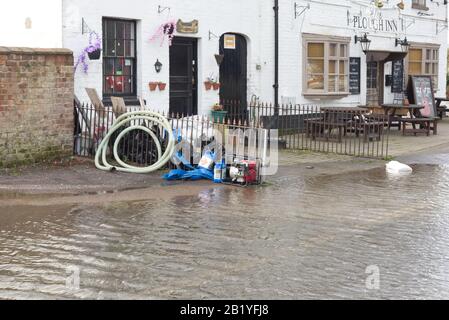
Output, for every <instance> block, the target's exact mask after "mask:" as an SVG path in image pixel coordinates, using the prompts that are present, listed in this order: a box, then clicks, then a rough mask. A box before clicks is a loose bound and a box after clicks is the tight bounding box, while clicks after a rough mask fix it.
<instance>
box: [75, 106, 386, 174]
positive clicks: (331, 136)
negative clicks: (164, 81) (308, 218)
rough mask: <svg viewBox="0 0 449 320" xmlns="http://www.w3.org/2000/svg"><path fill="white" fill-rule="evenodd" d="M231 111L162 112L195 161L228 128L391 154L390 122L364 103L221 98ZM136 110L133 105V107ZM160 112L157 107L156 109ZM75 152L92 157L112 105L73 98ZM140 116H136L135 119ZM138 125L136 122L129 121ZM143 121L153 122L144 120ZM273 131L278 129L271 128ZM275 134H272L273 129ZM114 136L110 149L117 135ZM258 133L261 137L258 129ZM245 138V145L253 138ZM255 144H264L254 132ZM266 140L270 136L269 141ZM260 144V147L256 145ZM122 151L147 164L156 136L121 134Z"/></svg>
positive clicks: (317, 148) (288, 142) (305, 146)
mask: <svg viewBox="0 0 449 320" xmlns="http://www.w3.org/2000/svg"><path fill="white" fill-rule="evenodd" d="M222 103H223V105H224V106H225V110H226V111H228V113H227V115H226V116H225V117H223V118H220V119H214V118H211V117H210V115H205V116H197V115H187V114H164V112H162V114H163V115H164V116H166V117H167V118H168V119H169V122H170V123H171V125H172V130H173V132H174V133H175V135H176V138H177V139H178V142H182V143H183V148H184V151H185V150H186V149H188V151H189V152H184V153H186V154H188V155H189V156H188V158H189V159H188V160H190V161H191V163H197V161H199V158H201V155H202V154H203V152H204V150H205V149H208V148H210V146H211V145H213V144H217V143H220V144H222V145H223V144H224V143H225V142H224V141H217V137H216V136H217V134H216V133H217V132H221V133H222V135H221V136H222V137H221V138H220V139H223V140H224V139H225V138H226V137H225V136H226V134H225V132H226V130H234V129H240V130H241V131H243V132H245V131H247V130H249V129H261V130H266V131H268V132H269V134H268V135H267V136H266V138H265V139H268V143H269V142H270V141H271V139H272V137H274V136H276V137H277V142H278V146H279V147H280V148H285V149H292V150H309V151H314V152H325V153H335V154H342V155H350V156H358V157H367V158H387V157H388V142H389V132H390V129H389V124H388V120H387V118H386V116H385V115H383V114H374V113H372V112H370V111H369V110H368V109H365V108H344V107H328V106H319V105H279V106H276V107H275V106H273V105H272V104H267V103H250V104H248V106H244V107H243V108H242V106H241V105H240V104H239V103H238V101H231V102H227V101H225V102H222ZM131 110H132V109H131ZM153 111H156V110H153ZM74 115H75V126H74V127H75V132H74V150H73V152H74V154H75V155H78V156H85V157H93V156H94V155H95V153H96V151H97V149H98V146H99V144H100V142H101V141H102V140H103V138H104V137H105V135H106V134H107V132H108V131H109V129H110V128H111V126H112V124H113V123H114V121H115V119H116V117H117V116H116V115H115V114H114V113H113V111H112V109H110V108H106V109H102V110H100V109H98V108H95V107H94V106H92V105H80V104H79V103H75V108H74ZM136 121H137V120H136ZM131 124H135V123H131ZM140 124H141V125H149V124H142V123H140ZM150 129H151V130H153V131H154V132H155V134H156V135H157V136H158V137H159V138H160V144H161V145H162V146H163V147H165V146H166V144H167V133H166V132H164V129H163V128H161V127H159V126H156V125H154V124H151V128H150ZM273 130H274V131H273ZM272 132H273V133H274V132H275V133H276V135H274V134H273V135H271V133H272ZM119 133H120V132H117V133H116V134H115V136H114V137H113V138H112V139H111V140H110V141H111V142H110V143H111V146H110V147H111V148H110V149H111V150H112V143H114V141H115V137H116V136H117V135H118V134H119ZM256 136H258V135H257V134H256ZM245 139H246V140H244V141H243V143H244V145H245V148H248V146H249V145H252V144H253V143H252V142H251V141H247V140H248V138H247V137H246V138H245ZM255 139H256V145H257V146H258V145H259V144H261V143H262V141H259V139H260V138H259V137H256V138H255ZM265 142H266V141H265ZM257 148H258V147H257ZM118 150H119V152H118V153H119V156H120V157H121V159H123V160H125V162H126V161H127V162H131V163H134V164H138V165H142V166H146V165H148V164H151V163H154V161H155V158H156V157H157V149H156V146H155V144H154V141H153V139H152V138H151V137H150V136H149V135H148V134H147V133H145V132H141V131H138V130H135V131H131V132H129V133H127V134H126V136H124V137H123V139H121V142H120V144H119V146H118Z"/></svg>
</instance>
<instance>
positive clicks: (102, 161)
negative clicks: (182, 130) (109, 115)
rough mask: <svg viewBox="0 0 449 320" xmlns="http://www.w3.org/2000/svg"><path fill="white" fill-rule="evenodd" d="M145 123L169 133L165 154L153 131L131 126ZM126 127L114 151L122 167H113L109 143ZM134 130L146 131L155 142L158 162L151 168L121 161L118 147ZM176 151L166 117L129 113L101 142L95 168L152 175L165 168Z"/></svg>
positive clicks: (121, 117) (155, 114) (152, 113)
mask: <svg viewBox="0 0 449 320" xmlns="http://www.w3.org/2000/svg"><path fill="white" fill-rule="evenodd" d="M145 121H147V122H148V123H154V124H157V125H160V126H161V127H162V128H163V129H164V130H165V131H166V132H167V133H168V145H167V148H166V150H165V152H164V153H163V154H162V147H161V143H160V141H159V139H158V137H157V136H156V134H155V133H154V132H153V131H152V130H150V129H149V128H148V127H147V126H143V125H141V124H139V125H136V124H132V125H130V123H131V122H133V123H136V122H137V123H142V122H145ZM124 127H126V129H124V130H123V131H122V132H120V134H119V135H118V136H117V138H116V139H115V142H114V146H113V149H112V152H113V155H114V159H115V161H116V162H117V163H118V164H119V165H120V166H113V165H111V164H110V163H109V162H108V161H107V153H108V146H109V141H110V139H111V137H112V136H113V135H114V133H116V132H117V130H119V129H121V128H124ZM133 130H141V131H144V132H146V133H148V134H149V135H150V137H151V138H152V139H153V140H154V143H155V144H156V148H157V153H158V161H157V162H156V163H154V164H152V165H151V166H148V167H135V166H131V165H129V164H126V163H125V162H124V161H123V160H122V159H120V156H119V154H118V151H117V150H118V146H119V144H120V140H121V139H123V137H124V136H125V135H126V134H127V133H129V132H130V131H133ZM174 151H175V137H174V135H173V131H172V127H171V125H170V123H169V122H168V120H167V118H165V117H164V116H162V115H161V114H159V113H157V112H152V111H135V112H129V113H125V114H124V115H122V116H120V117H118V118H117V120H116V121H115V123H114V124H113V126H112V127H111V128H110V129H109V131H108V133H107V134H106V137H105V138H104V139H103V140H102V141H101V143H100V145H99V147H98V150H97V153H96V154H95V166H96V167H97V168H98V169H100V170H103V171H114V170H117V171H120V172H127V173H151V172H154V171H156V170H159V169H161V168H162V167H163V166H165V165H166V164H167V163H168V162H169V161H170V158H171V157H172V156H173V153H174Z"/></svg>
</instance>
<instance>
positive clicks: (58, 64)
mask: <svg viewBox="0 0 449 320" xmlns="http://www.w3.org/2000/svg"><path fill="white" fill-rule="evenodd" d="M73 88H74V81H73V54H72V52H71V51H70V50H66V49H29V48H5V47H0V167H2V166H3V167H4V166H12V165H17V164H27V163H34V162H39V161H42V160H48V159H52V158H59V157H64V156H67V155H70V154H71V153H72V145H73Z"/></svg>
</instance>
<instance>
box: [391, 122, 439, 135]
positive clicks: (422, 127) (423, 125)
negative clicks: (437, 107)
mask: <svg viewBox="0 0 449 320" xmlns="http://www.w3.org/2000/svg"><path fill="white" fill-rule="evenodd" d="M400 121H401V123H402V134H403V135H404V136H405V135H407V133H412V134H414V135H415V136H416V135H417V134H418V133H425V134H427V136H430V131H433V134H434V135H436V134H437V126H438V122H437V119H436V118H402V119H401V120H400ZM410 124H411V125H412V126H413V128H412V129H409V128H408V125H410ZM417 125H418V126H419V128H417ZM432 125H433V126H432Z"/></svg>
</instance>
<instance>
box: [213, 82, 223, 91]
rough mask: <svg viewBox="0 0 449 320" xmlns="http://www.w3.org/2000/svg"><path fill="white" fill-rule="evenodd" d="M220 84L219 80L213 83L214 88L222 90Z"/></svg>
mask: <svg viewBox="0 0 449 320" xmlns="http://www.w3.org/2000/svg"><path fill="white" fill-rule="evenodd" d="M220 86H221V84H220V83H219V82H213V83H212V87H213V88H214V90H215V91H217V90H220Z"/></svg>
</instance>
